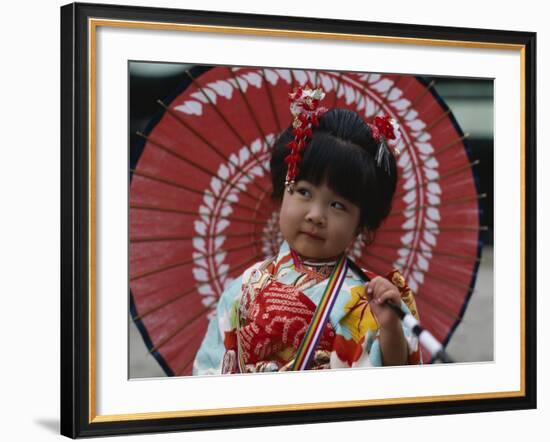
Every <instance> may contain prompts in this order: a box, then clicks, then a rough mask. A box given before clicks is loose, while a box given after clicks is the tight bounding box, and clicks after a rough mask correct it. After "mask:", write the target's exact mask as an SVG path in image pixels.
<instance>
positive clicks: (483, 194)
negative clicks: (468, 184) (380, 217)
mask: <svg viewBox="0 0 550 442" xmlns="http://www.w3.org/2000/svg"><path fill="white" fill-rule="evenodd" d="M486 197H487V194H486V193H482V194H480V195H476V196H472V197H467V198H457V199H454V200H447V201H445V202H442V203H437V204H423V205H421V206H416V207H411V208H410V209H403V210H401V211H399V212H392V213H390V214H389V215H388V218H390V217H394V216H397V215H402V214H403V213H406V212H417V211H419V210H423V209H425V208H427V207H443V206H450V205H453V204H461V203H468V202H470V201H476V200H479V199H482V198H486Z"/></svg>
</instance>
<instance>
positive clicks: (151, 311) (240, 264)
mask: <svg viewBox="0 0 550 442" xmlns="http://www.w3.org/2000/svg"><path fill="white" fill-rule="evenodd" d="M261 256H262V255H261V254H256V255H254V256H252V257H251V258H247V259H246V260H244V261H242V262H241V263H239V264H236V265H234V266H232V267H230V268H228V269H227V270H226V271H225V272H221V273H218V274H217V275H216V277H220V276H224V275H226V274H228V273H229V272H232V271H233V270H236V269H239V268H241V267H244V266H245V265H247V264H249V263H251V262H252V261H256V260H258V259H259V258H260V257H261ZM214 279H215V277H211V278H209V279H208V280H206V281H203V282H201V283H198V284H195V285H194V286H193V287H191V288H189V289H187V290H185V291H184V292H182V293H180V294H178V295H176V296H174V297H172V298H170V299H168V300H166V301H164V302H162V303H160V304H157V305H155V306H153V307H151V308H149V309H147V310H146V311H144V312H143V313H141V314H139V315H136V316H134V317H133V318H132V319H133V320H134V321H137V320H141V319H143V318H144V317H146V316H148V315H150V314H151V313H154V312H155V311H157V310H159V309H161V308H163V307H166V306H167V305H169V304H172V303H173V302H176V301H177V300H179V299H181V298H183V297H185V296H188V295H189V294H191V293H193V292H194V291H195V290H198V289H199V287H202V286H204V285H206V284H209V283H211V282H212V281H213V280H214Z"/></svg>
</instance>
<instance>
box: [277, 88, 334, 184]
mask: <svg viewBox="0 0 550 442" xmlns="http://www.w3.org/2000/svg"><path fill="white" fill-rule="evenodd" d="M324 97H325V92H324V91H323V89H322V88H316V89H311V88H310V87H309V86H306V87H305V88H300V87H299V88H296V89H294V92H291V93H289V94H288V98H289V101H290V113H291V114H292V117H293V120H292V134H293V135H294V139H293V140H292V141H290V142H289V143H288V144H287V145H286V146H287V147H288V148H289V149H290V153H289V154H288V155H287V156H286V157H285V162H286V164H287V166H288V169H287V172H286V179H285V187H286V188H287V189H288V190H289V191H290V192H292V189H293V186H294V183H295V179H296V176H297V175H298V172H299V168H298V165H299V164H300V161H301V159H302V153H303V151H304V149H305V147H306V144H307V141H308V138H311V136H312V134H313V132H312V127H313V126H318V125H319V120H318V118H319V117H320V116H321V115H323V114H324V113H325V112H326V111H327V110H328V109H327V108H325V107H320V106H319V103H320V101H321V100H322V99H323V98H324Z"/></svg>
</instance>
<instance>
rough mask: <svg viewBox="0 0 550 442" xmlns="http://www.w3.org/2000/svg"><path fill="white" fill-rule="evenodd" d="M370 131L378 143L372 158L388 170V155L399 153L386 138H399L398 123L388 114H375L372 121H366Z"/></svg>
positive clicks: (379, 165)
mask: <svg viewBox="0 0 550 442" xmlns="http://www.w3.org/2000/svg"><path fill="white" fill-rule="evenodd" d="M367 124H368V125H369V127H370V129H371V132H372V138H374V140H375V141H376V142H377V143H378V150H377V151H376V155H375V157H374V159H375V160H376V164H377V165H378V167H381V166H382V165H383V166H384V170H385V171H386V172H388V173H389V172H390V157H389V156H390V155H393V156H394V157H396V156H398V155H399V154H400V152H399V149H397V148H396V147H390V146H389V145H388V140H398V139H399V138H401V132H400V131H399V125H398V124H397V122H396V121H395V120H394V119H392V118H390V117H389V116H388V115H383V116H377V117H375V118H374V123H367Z"/></svg>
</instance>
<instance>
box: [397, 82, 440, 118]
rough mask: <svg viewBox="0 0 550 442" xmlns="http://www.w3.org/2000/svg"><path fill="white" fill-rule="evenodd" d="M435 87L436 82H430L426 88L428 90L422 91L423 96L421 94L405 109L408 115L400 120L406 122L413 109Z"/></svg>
mask: <svg viewBox="0 0 550 442" xmlns="http://www.w3.org/2000/svg"><path fill="white" fill-rule="evenodd" d="M434 85H435V80H432V81H430V83H429V84H428V86H426V89H424V90H423V91H422V93H421V94H419V95H418V96H417V97H416V98H415V99H414V100H413V101H411V102H410V103H409V105H408V106H407V107H406V108H405V109H404V110H406V111H407V113H406V114H404V115H403V116H402V117H400V120H404V119H405V118H407V116H408V115H409V112H411V109H413V108H415V107H416V105H417V104H418V103H420V100H422V99H423V98H424V97H425V96H426V95H427V94H428V93H429V92H430V89H431V88H433V87H434Z"/></svg>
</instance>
